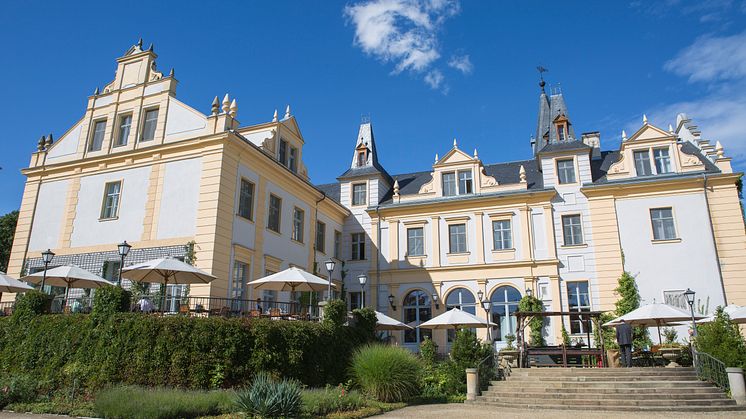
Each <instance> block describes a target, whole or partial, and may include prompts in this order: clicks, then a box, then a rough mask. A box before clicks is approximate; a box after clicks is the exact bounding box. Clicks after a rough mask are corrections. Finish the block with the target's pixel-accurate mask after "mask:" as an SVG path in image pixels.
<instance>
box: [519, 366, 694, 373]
mask: <svg viewBox="0 0 746 419" xmlns="http://www.w3.org/2000/svg"><path fill="white" fill-rule="evenodd" d="M577 371H584V372H590V373H598V374H603V373H606V372H609V371H626V372H630V373H645V372H655V373H659V372H666V371H679V372H695V371H694V368H691V367H678V368H665V367H632V368H577V367H568V368H562V367H532V368H513V372H550V373H552V374H562V373H574V372H577Z"/></svg>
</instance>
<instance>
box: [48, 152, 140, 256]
mask: <svg viewBox="0 0 746 419" xmlns="http://www.w3.org/2000/svg"><path fill="white" fill-rule="evenodd" d="M150 171H151V167H150V166H146V167H139V168H135V169H128V170H119V171H115V172H110V173H102V174H99V175H91V176H84V177H83V178H81V180H80V192H79V193H78V206H77V208H76V215H75V221H74V223H73V232H72V237H71V241H70V246H71V247H79V246H94V245H101V244H112V243H119V242H121V241H122V240H130V241H134V240H139V239H140V237H141V236H142V232H143V219H144V218H145V203H146V201H147V196H148V186H149V184H150ZM117 180H121V181H122V193H121V195H120V201H119V216H118V217H117V218H116V219H112V220H105V221H99V218H100V216H101V204H102V201H103V196H104V185H105V184H106V183H107V182H112V181H117ZM37 212H38V210H37Z"/></svg>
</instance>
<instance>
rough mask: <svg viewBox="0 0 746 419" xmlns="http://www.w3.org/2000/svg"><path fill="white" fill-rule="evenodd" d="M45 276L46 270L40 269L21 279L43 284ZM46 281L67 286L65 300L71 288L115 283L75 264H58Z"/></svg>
mask: <svg viewBox="0 0 746 419" xmlns="http://www.w3.org/2000/svg"><path fill="white" fill-rule="evenodd" d="M43 277H44V271H39V272H36V273H33V274H31V275H27V276H24V277H23V278H21V280H22V281H26V282H30V283H32V284H41V281H42V278H43ZM46 283H47V285H53V286H56V287H65V301H67V296H68V294H69V293H70V288H100V287H105V286H113V285H114V284H113V283H111V282H109V281H107V280H105V279H104V278H101V277H100V276H98V275H96V274H94V273H91V272H88V271H86V270H85V269H83V268H80V267H78V266H75V265H65V266H58V267H56V268H52V269H50V270H48V271H47V279H46Z"/></svg>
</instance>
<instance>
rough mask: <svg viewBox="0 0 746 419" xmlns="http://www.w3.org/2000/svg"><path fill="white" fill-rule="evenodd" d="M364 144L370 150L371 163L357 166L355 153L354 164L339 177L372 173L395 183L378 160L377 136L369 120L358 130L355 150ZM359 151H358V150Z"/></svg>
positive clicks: (346, 177)
mask: <svg viewBox="0 0 746 419" xmlns="http://www.w3.org/2000/svg"><path fill="white" fill-rule="evenodd" d="M361 146H364V147H365V148H367V149H368V150H369V152H370V163H369V164H366V165H365V166H363V167H356V166H357V165H356V160H357V155H356V154H355V155H353V158H352V165H351V166H350V168H349V169H347V171H345V172H344V173H342V175H340V176H339V177H338V178H337V179H339V180H342V179H349V178H354V177H358V176H370V175H376V174H378V175H381V176H383V178H384V179H386V181H388V182H389V185H391V184H393V183H394V181H393V180H391V176H390V175H389V174H388V172H386V169H384V168H383V166H381V164H380V163H379V162H378V152H377V150H376V138H375V136H374V135H373V124H371V123H370V121H368V122H363V123H362V124H360V130H359V131H358V138H357V140H356V142H355V150H357V149H358V147H361ZM356 153H357V151H356Z"/></svg>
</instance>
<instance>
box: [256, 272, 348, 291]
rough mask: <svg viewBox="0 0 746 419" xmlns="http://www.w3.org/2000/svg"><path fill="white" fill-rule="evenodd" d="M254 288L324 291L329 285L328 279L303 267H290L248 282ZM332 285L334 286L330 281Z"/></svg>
mask: <svg viewBox="0 0 746 419" xmlns="http://www.w3.org/2000/svg"><path fill="white" fill-rule="evenodd" d="M249 285H252V286H254V287H255V288H256V289H258V290H259V289H262V290H271V291H290V292H294V291H324V290H326V289H327V287H329V281H327V280H326V279H324V278H320V277H318V276H316V275H314V274H311V273H308V272H306V271H304V270H303V269H299V268H296V267H291V268H288V269H285V270H284V271H281V272H277V273H276V274H272V275H269V276H265V277H264V278H260V279H256V280H254V281H251V282H249ZM332 286H333V287H336V285H335V284H334V283H332Z"/></svg>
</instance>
